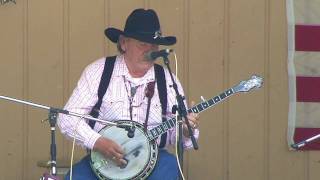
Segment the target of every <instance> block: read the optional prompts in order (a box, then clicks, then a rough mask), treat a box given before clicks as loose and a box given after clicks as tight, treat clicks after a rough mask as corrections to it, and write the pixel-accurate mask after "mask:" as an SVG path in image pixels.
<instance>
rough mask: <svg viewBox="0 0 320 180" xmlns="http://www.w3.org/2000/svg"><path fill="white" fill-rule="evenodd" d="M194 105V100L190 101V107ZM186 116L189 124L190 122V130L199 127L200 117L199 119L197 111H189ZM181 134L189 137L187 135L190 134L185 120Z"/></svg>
mask: <svg viewBox="0 0 320 180" xmlns="http://www.w3.org/2000/svg"><path fill="white" fill-rule="evenodd" d="M194 105H195V102H194V101H192V102H191V107H192V106H194ZM187 118H188V120H189V124H190V127H191V129H192V130H194V129H198V128H199V122H200V119H199V114H198V113H189V114H188V115H187ZM183 135H184V136H185V137H189V135H190V134H189V131H188V127H187V124H186V122H183Z"/></svg>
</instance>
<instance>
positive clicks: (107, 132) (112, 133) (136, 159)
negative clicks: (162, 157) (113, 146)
mask: <svg viewBox="0 0 320 180" xmlns="http://www.w3.org/2000/svg"><path fill="white" fill-rule="evenodd" d="M117 123H120V124H128V125H132V124H134V126H135V131H134V136H133V137H132V138H129V137H128V131H126V130H125V129H123V128H118V127H116V126H106V127H104V128H103V129H102V130H101V131H100V132H99V133H100V134H101V135H102V136H103V137H106V138H109V139H112V140H113V141H115V142H116V143H118V144H119V145H120V146H121V147H122V149H123V151H124V158H125V159H126V160H127V165H126V167H122V168H120V167H119V166H117V165H116V164H115V163H114V162H113V161H112V160H111V159H106V158H105V157H104V156H103V155H102V154H100V153H99V152H96V151H91V155H90V156H91V163H90V165H91V167H92V169H93V171H94V172H95V174H96V175H97V177H98V178H99V179H145V178H147V176H148V175H149V174H150V173H151V172H152V170H153V168H154V166H155V164H156V161H157V156H158V146H157V145H156V143H154V141H149V139H148V137H147V136H146V134H145V132H144V131H143V126H142V125H141V124H139V123H136V122H132V121H117Z"/></svg>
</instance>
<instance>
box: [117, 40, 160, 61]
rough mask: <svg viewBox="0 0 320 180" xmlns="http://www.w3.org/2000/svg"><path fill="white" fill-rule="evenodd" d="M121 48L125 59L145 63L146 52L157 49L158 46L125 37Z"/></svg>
mask: <svg viewBox="0 0 320 180" xmlns="http://www.w3.org/2000/svg"><path fill="white" fill-rule="evenodd" d="M121 47H122V49H123V50H124V51H125V55H126V57H127V58H129V59H130V60H133V61H146V60H147V59H145V54H146V53H147V52H149V51H156V50H158V49H159V46H158V45H156V44H150V43H146V42H142V41H139V40H136V39H133V38H127V37H126V38H124V39H123V43H122V45H121Z"/></svg>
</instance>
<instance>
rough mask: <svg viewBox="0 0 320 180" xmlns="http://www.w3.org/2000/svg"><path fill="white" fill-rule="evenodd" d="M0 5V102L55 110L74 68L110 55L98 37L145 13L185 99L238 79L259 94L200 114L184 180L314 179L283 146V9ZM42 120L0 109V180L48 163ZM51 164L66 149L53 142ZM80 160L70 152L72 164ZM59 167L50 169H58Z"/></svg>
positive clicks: (130, 3) (213, 3)
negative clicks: (167, 44) (154, 16)
mask: <svg viewBox="0 0 320 180" xmlns="http://www.w3.org/2000/svg"><path fill="white" fill-rule="evenodd" d="M16 2H17V4H16V5H14V4H13V3H8V4H5V5H3V6H0V61H1V65H0V83H1V86H0V95H7V96H11V97H16V98H19V99H24V100H28V101H32V102H35V103H40V104H44V105H49V106H55V107H63V105H64V103H65V102H66V100H67V98H68V97H69V95H70V93H71V91H72V90H73V88H74V86H75V83H76V81H77V80H78V78H79V76H80V73H81V71H82V70H83V68H84V67H85V66H86V65H87V64H89V63H90V62H92V61H93V60H95V59H97V58H99V57H102V56H105V55H111V54H114V53H115V52H116V50H115V47H114V45H113V44H111V43H110V42H109V41H107V40H106V38H105V37H104V35H103V30H104V28H105V27H108V26H115V27H118V28H122V27H123V25H124V21H125V19H126V17H127V15H128V14H129V13H130V12H131V11H132V10H133V9H134V8H137V7H145V8H154V9H156V10H157V12H158V14H159V16H160V20H161V22H162V30H163V32H164V34H174V35H176V36H177V37H178V43H177V45H175V46H174V47H173V48H174V49H175V50H176V52H177V55H178V60H179V63H178V65H179V69H180V71H179V77H180V79H181V81H182V83H183V85H184V87H185V91H186V93H187V95H188V99H192V100H196V101H199V100H200V99H199V97H200V96H201V95H203V96H204V97H207V98H210V97H213V96H215V95H217V94H218V93H220V92H222V91H223V90H225V89H227V88H229V87H231V86H233V85H235V84H237V83H238V82H239V81H241V80H244V79H248V78H249V77H250V76H251V75H252V74H259V75H261V76H263V77H264V78H265V84H264V87H263V88H262V89H260V90H258V91H255V92H250V93H248V94H240V95H237V96H233V97H231V98H230V99H229V100H227V101H225V102H224V103H222V104H219V105H217V106H216V107H215V108H213V109H211V110H209V111H207V112H204V113H203V114H202V115H201V135H200V140H199V146H200V149H199V150H198V151H192V152H188V153H185V161H184V162H185V165H184V167H185V168H184V169H185V171H184V172H185V176H186V177H187V179H208V180H211V179H212V180H215V179H219V180H269V179H270V180H317V179H319V178H320V171H319V169H320V163H319V162H320V159H319V158H320V156H319V155H320V154H319V153H318V152H290V151H288V148H287V145H286V130H287V112H288V93H287V92H288V89H287V64H286V63H287V59H286V58H287V49H286V48H287V46H286V36H287V34H286V28H287V27H286V7H285V1H284V0H161V1H160V0H93V1H88V0H64V1H63V0H16ZM46 116H47V112H46V111H45V110H42V109H37V108H33V107H30V106H23V105H20V104H15V103H12V102H8V101H4V100H0V120H1V123H2V125H1V131H0V139H1V141H0V143H1V150H0V157H1V158H0V159H1V162H0V174H1V175H0V179H1V180H7V179H17V180H18V179H19V180H20V179H27V180H33V179H38V177H39V176H40V175H41V174H42V173H43V171H44V169H41V168H39V167H37V162H38V161H45V160H48V159H49V137H50V135H49V128H48V124H47V123H41V120H43V119H45V118H46ZM57 141H58V144H57V145H58V159H59V161H60V160H61V162H62V161H67V160H69V158H70V151H71V148H70V143H69V142H68V141H66V140H65V139H64V138H63V137H62V136H61V134H60V133H59V134H58V135H57ZM82 154H83V151H81V150H79V149H77V151H76V158H77V159H79V158H80V156H81V155H82ZM58 163H59V162H58Z"/></svg>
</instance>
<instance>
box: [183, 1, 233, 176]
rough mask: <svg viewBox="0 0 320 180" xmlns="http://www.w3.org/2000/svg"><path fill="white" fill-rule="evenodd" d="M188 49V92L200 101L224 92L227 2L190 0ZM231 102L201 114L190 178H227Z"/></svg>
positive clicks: (191, 97)
mask: <svg viewBox="0 0 320 180" xmlns="http://www.w3.org/2000/svg"><path fill="white" fill-rule="evenodd" d="M189 3H190V4H189V13H188V16H189V22H188V23H189V24H188V26H187V27H186V28H187V33H188V34H189V37H187V38H188V39H189V40H188V49H187V51H186V52H185V57H188V65H187V66H188V69H187V70H186V71H187V72H186V73H187V78H188V92H189V93H188V95H187V97H188V98H189V99H190V100H194V101H196V102H200V96H204V97H205V98H207V99H209V98H212V97H214V96H216V95H218V94H220V93H221V92H223V91H224V89H225V88H227V86H225V85H226V84H225V83H224V80H225V77H224V71H225V70H226V69H225V66H224V54H223V46H224V42H223V41H224V39H223V38H224V33H225V32H224V31H225V29H224V24H223V18H224V1H209V0H201V1H190V2H189ZM227 103H228V102H227V101H226V102H224V103H221V104H217V105H216V106H215V107H214V108H213V109H209V110H208V111H206V112H204V113H203V114H201V115H200V117H201V124H200V131H201V132H200V139H199V150H198V151H192V152H190V153H189V154H190V158H189V162H188V171H187V172H186V173H187V174H188V178H189V179H208V180H209V179H223V177H224V175H223V173H224V168H225V161H224V160H225V158H226V152H227V151H226V149H225V148H226V144H225V143H226V142H224V139H225V138H224V137H225V135H226V134H225V130H226V129H225V127H224V126H225V122H226V121H227V119H226V117H224V113H223V112H224V109H225V107H226V105H227Z"/></svg>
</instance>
